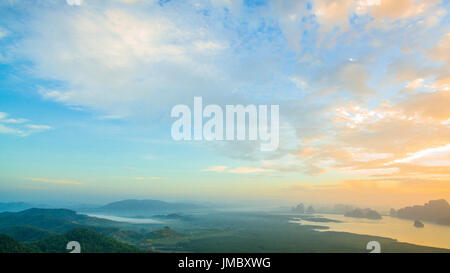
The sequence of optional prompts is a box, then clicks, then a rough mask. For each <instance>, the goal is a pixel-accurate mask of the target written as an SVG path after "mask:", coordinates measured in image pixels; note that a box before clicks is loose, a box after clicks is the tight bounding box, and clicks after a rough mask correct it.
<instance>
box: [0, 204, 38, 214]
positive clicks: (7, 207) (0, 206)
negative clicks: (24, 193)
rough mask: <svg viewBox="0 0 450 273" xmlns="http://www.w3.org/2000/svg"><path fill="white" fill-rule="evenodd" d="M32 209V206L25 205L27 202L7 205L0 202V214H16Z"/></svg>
mask: <svg viewBox="0 0 450 273" xmlns="http://www.w3.org/2000/svg"><path fill="white" fill-rule="evenodd" d="M32 207H33V205H32V204H29V203H25V202H7V203H2V202H0V212H5V211H11V212H16V211H21V210H26V209H30V208H32Z"/></svg>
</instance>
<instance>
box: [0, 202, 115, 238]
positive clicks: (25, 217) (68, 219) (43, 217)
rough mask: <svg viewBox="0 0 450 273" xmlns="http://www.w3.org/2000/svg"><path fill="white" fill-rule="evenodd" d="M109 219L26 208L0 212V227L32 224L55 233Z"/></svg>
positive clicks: (68, 212)
mask: <svg viewBox="0 0 450 273" xmlns="http://www.w3.org/2000/svg"><path fill="white" fill-rule="evenodd" d="M110 222H111V221H108V220H105V219H99V218H94V217H89V216H87V215H83V214H78V213H76V212H75V211H72V210H68V209H36V208H33V209H28V210H24V211H20V212H3V213H0V229H2V228H7V227H18V226H33V227H37V228H40V229H45V230H49V231H53V232H56V233H63V232H67V231H69V230H71V229H74V228H77V227H83V226H100V225H102V224H105V223H110Z"/></svg>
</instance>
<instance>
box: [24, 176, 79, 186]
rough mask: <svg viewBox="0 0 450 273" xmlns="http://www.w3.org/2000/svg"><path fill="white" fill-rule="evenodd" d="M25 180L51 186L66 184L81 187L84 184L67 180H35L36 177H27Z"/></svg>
mask: <svg viewBox="0 0 450 273" xmlns="http://www.w3.org/2000/svg"><path fill="white" fill-rule="evenodd" d="M25 180H29V181H35V182H42V183H51V184H66V185H81V184H83V183H81V182H78V181H74V180H65V179H48V178H35V177H26V178H25Z"/></svg>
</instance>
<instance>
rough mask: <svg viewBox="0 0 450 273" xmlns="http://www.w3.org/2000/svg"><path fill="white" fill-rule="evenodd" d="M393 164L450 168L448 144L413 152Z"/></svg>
mask: <svg viewBox="0 0 450 273" xmlns="http://www.w3.org/2000/svg"><path fill="white" fill-rule="evenodd" d="M394 163H413V164H417V165H424V166H447V167H450V144H448V145H445V146H441V147H436V148H429V149H425V150H422V151H418V152H415V153H413V154H410V155H409V156H408V157H406V158H402V159H397V160H395V161H394Z"/></svg>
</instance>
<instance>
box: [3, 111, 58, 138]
mask: <svg viewBox="0 0 450 273" xmlns="http://www.w3.org/2000/svg"><path fill="white" fill-rule="evenodd" d="M7 117H8V114H7V113H4V112H0V134H12V135H17V136H22V137H25V136H29V135H30V134H33V133H39V132H44V131H48V130H50V129H52V127H50V126H48V125H36V124H25V123H27V122H28V119H23V118H7ZM2 123H4V124H8V126H6V125H3V124H2ZM11 126H14V127H11Z"/></svg>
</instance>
